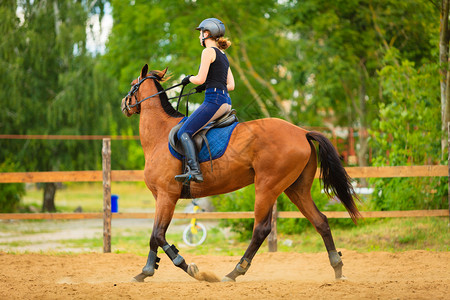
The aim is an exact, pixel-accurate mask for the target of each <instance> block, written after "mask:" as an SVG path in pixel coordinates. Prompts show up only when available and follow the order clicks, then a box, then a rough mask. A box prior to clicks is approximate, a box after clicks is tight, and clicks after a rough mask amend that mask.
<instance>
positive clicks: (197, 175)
mask: <svg viewBox="0 0 450 300" xmlns="http://www.w3.org/2000/svg"><path fill="white" fill-rule="evenodd" d="M180 142H181V146H182V147H183V150H184V155H185V156H186V159H187V165H188V172H187V173H185V174H182V175H177V176H175V180H176V181H180V182H188V181H191V180H193V181H195V182H203V175H202V172H201V171H200V164H199V162H198V158H197V149H196V148H195V144H194V142H193V141H192V139H191V137H190V136H189V134H188V133H186V132H185V133H183V134H182V135H181V137H180Z"/></svg>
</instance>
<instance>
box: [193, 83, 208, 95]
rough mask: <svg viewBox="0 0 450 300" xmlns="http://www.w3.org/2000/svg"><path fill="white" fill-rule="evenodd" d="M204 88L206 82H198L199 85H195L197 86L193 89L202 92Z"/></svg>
mask: <svg viewBox="0 0 450 300" xmlns="http://www.w3.org/2000/svg"><path fill="white" fill-rule="evenodd" d="M204 90H206V84H205V83H203V84H200V85H197V86H196V87H195V91H196V92H197V93H201V92H203V91H204Z"/></svg>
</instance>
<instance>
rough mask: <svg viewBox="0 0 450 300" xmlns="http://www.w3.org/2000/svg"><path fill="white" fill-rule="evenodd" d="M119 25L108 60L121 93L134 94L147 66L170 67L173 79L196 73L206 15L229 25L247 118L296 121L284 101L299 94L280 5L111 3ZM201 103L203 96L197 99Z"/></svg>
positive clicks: (173, 0)
mask: <svg viewBox="0 0 450 300" xmlns="http://www.w3.org/2000/svg"><path fill="white" fill-rule="evenodd" d="M111 3H112V8H113V19H114V26H113V29H112V33H111V36H110V38H109V41H108V44H107V53H106V55H105V57H104V60H103V61H104V63H105V65H108V66H109V68H110V70H111V73H110V74H113V77H116V78H117V80H118V82H119V84H118V87H119V90H121V91H122V93H125V92H126V91H128V90H129V82H130V81H131V79H133V78H134V77H136V76H137V74H138V71H139V70H140V68H142V66H143V65H144V64H145V63H149V64H150V68H152V69H163V68H165V67H166V66H168V67H169V72H171V73H172V75H173V77H172V80H171V81H169V82H168V83H166V85H167V86H170V85H171V84H174V83H178V82H179V81H180V80H181V78H182V77H183V75H185V74H192V73H196V71H197V70H198V66H199V63H200V53H201V50H202V48H201V46H200V44H199V42H198V31H196V30H195V28H196V27H197V26H198V24H199V23H200V22H201V21H202V20H203V19H205V18H207V17H217V18H219V19H221V20H222V21H224V23H225V24H226V27H227V29H226V36H228V37H230V39H231V41H232V42H233V45H232V46H231V47H230V48H229V50H227V54H228V57H229V59H230V63H231V67H232V69H233V72H234V75H235V78H236V82H237V84H236V91H233V93H232V100H233V105H234V106H235V108H236V109H237V110H238V111H239V115H240V117H241V119H242V120H248V119H255V118H259V117H264V116H278V117H282V118H285V119H288V120H289V119H291V117H290V115H289V113H288V111H287V110H286V109H285V107H284V105H283V103H284V100H285V99H289V98H290V97H291V94H292V92H293V90H294V88H293V85H292V84H288V83H285V81H286V82H287V81H289V78H290V77H292V75H291V74H290V73H288V72H286V71H285V69H286V68H285V67H284V64H285V61H286V60H287V59H289V58H291V57H292V51H293V49H292V48H291V47H289V40H288V39H287V38H286V37H285V36H284V33H283V31H282V30H281V22H280V17H281V15H280V14H278V13H277V9H278V7H279V4H278V2H277V1H273V0H270V1H269V0H258V1H250V2H249V1H242V0H238V1H231V0H226V1H214V2H211V1H209V2H208V1H204V0H199V1H178V0H167V1H164V2H162V1H142V0H141V1H139V0H137V1H133V4H131V5H130V4H129V3H125V2H123V1H112V2H111ZM191 99H192V100H193V101H197V102H200V101H201V99H202V97H201V96H197V97H192V98H191Z"/></svg>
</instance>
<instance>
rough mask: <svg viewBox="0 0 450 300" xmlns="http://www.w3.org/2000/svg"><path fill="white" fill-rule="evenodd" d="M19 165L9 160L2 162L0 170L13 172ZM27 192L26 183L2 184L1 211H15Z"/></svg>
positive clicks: (0, 189)
mask: <svg viewBox="0 0 450 300" xmlns="http://www.w3.org/2000/svg"><path fill="white" fill-rule="evenodd" d="M16 168H17V167H16V166H15V165H14V164H13V163H11V162H8V161H4V162H2V163H0V172H13V171H15V170H17V169H16ZM24 194H25V184H24V183H1V184H0V213H13V212H16V210H17V209H18V208H19V205H20V200H21V198H22V196H23V195H24Z"/></svg>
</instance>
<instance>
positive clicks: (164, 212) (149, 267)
mask: <svg viewBox="0 0 450 300" xmlns="http://www.w3.org/2000/svg"><path fill="white" fill-rule="evenodd" d="M177 200H178V198H177V197H170V196H162V195H160V196H158V198H157V201H156V212H155V221H154V224H153V231H152V235H151V237H150V252H149V254H148V258H147V263H146V265H145V266H144V268H143V269H142V273H140V274H138V275H137V276H135V277H134V281H138V282H143V281H144V279H145V278H146V277H149V276H153V274H154V273H155V270H156V269H158V262H159V260H160V259H159V257H158V256H157V253H158V247H161V248H162V249H163V250H164V252H165V253H166V254H167V256H168V257H169V258H170V260H172V262H173V263H174V265H175V266H177V267H179V268H180V269H182V270H183V271H185V272H186V273H188V274H189V275H191V276H194V274H195V272H196V266H195V265H193V266H188V265H187V264H186V262H185V260H184V258H183V257H182V256H181V255H180V254H178V249H177V248H176V247H175V245H172V246H170V245H169V243H168V242H167V241H166V231H167V228H168V227H169V224H170V222H171V221H172V217H173V213H174V211H175V205H176V202H177Z"/></svg>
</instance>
